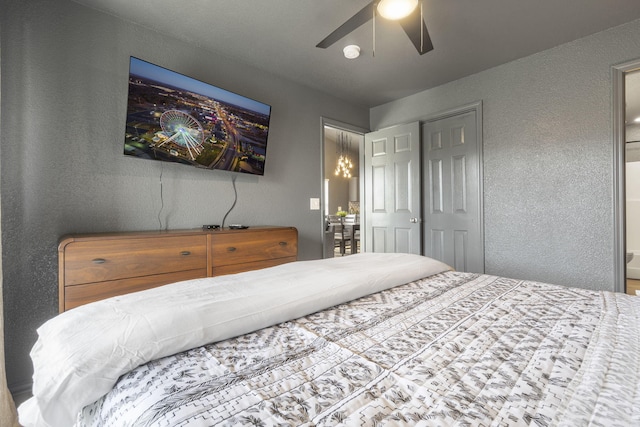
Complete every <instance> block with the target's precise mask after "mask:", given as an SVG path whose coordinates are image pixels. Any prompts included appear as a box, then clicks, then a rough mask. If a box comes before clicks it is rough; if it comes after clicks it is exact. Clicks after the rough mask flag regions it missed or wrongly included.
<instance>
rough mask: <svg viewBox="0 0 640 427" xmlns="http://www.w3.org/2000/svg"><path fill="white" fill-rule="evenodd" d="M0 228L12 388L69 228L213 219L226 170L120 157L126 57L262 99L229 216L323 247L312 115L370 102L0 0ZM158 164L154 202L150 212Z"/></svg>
mask: <svg viewBox="0 0 640 427" xmlns="http://www.w3.org/2000/svg"><path fill="white" fill-rule="evenodd" d="M0 15H1V18H0V19H1V21H0V28H1V31H2V32H1V42H2V46H1V52H2V61H1V64H2V74H1V75H2V118H3V121H2V146H1V149H2V167H1V170H2V180H1V183H2V188H1V191H2V239H3V242H2V243H3V267H4V272H3V274H4V293H5V294H4V303H5V311H4V313H5V351H6V363H7V376H8V382H9V385H10V386H11V387H12V389H13V390H14V391H19V390H20V389H21V388H22V387H24V386H28V385H29V384H28V383H29V381H30V376H31V363H30V360H29V358H28V352H29V350H30V348H31V346H32V345H33V343H34V342H35V338H36V335H35V333H36V332H35V330H36V328H37V327H38V326H39V325H40V324H41V323H43V322H44V321H45V320H47V319H48V318H50V317H52V316H53V315H55V314H56V313H57V300H58V296H57V242H58V239H59V237H60V236H61V235H64V234H65V233H72V232H73V233H83V232H94V231H119V230H147V229H157V228H159V227H160V225H159V221H158V217H160V219H161V221H162V227H163V228H167V227H168V228H172V229H176V228H192V227H199V226H200V225H202V224H205V223H206V224H209V223H220V222H221V221H222V217H223V216H224V214H225V212H226V211H227V210H228V209H229V207H230V206H231V204H232V202H233V189H232V185H231V175H232V174H229V173H224V172H219V171H204V170H198V169H195V168H190V167H187V166H183V165H174V164H165V165H164V166H162V167H161V164H160V163H157V162H151V161H144V160H138V159H133V158H130V157H125V156H123V154H122V150H123V142H124V140H123V138H124V127H125V116H126V102H127V84H128V71H129V69H128V67H129V56H130V55H133V56H136V57H139V58H141V59H145V60H147V61H150V62H153V63H156V64H159V65H162V66H164V67H167V68H170V69H172V70H175V71H178V72H181V73H183V74H186V75H189V76H192V77H194V78H197V79H199V80H203V81H205V82H209V83H212V84H215V85H218V86H221V87H223V88H225V89H227V90H230V91H233V92H237V93H240V94H243V95H245V96H248V97H251V98H254V99H257V100H259V101H262V102H265V103H268V104H271V106H272V117H271V127H270V135H269V145H268V148H267V163H266V169H265V175H264V176H263V177H259V178H258V177H250V176H245V175H238V178H237V188H238V203H237V205H236V207H235V209H234V210H233V212H232V213H231V214H230V215H229V217H228V218H227V223H231V222H237V223H245V224H254V225H257V224H273V225H292V226H295V227H297V228H298V231H299V239H300V246H299V249H300V252H299V255H300V258H301V259H312V258H320V257H321V256H322V240H321V230H322V220H321V213H320V212H319V211H310V210H309V198H310V197H321V188H322V185H321V176H322V173H321V172H322V171H321V166H320V156H321V141H320V138H321V136H320V117H321V116H325V117H328V118H333V119H339V120H340V121H342V122H346V123H352V124H354V125H356V126H359V127H366V126H367V125H368V114H369V112H368V110H367V109H366V108H362V107H358V106H354V105H350V104H349V103H348V102H345V101H344V100H339V99H336V98H333V97H330V96H327V95H323V94H321V93H319V92H316V91H312V90H310V89H306V88H304V87H301V86H298V85H294V84H291V83H289V82H287V81H284V80H282V79H279V78H277V77H275V76H273V75H268V74H265V73H263V72H261V71H259V70H256V69H253V68H250V67H247V66H245V65H243V64H239V63H236V62H234V61H232V60H228V59H226V58H221V57H219V56H217V55H215V54H214V53H212V52H206V51H202V50H200V49H198V47H197V46H192V45H188V44H184V43H182V42H180V41H178V40H175V39H171V38H167V37H165V36H163V35H162V34H158V33H155V32H152V31H149V30H147V29H144V28H140V27H137V26H133V25H131V24H129V23H127V22H123V21H121V20H118V19H116V18H114V17H112V16H110V15H105V14H102V13H99V12H96V11H93V10H91V9H88V8H84V7H82V6H79V5H77V4H76V3H73V2H70V1H66V0H55V1H51V0H47V1H22V0H18V1H14V0H11V1H5V0H3V2H2V12H1V13H0ZM160 173H162V183H163V195H164V209H162V211H161V212H160V179H159V178H160Z"/></svg>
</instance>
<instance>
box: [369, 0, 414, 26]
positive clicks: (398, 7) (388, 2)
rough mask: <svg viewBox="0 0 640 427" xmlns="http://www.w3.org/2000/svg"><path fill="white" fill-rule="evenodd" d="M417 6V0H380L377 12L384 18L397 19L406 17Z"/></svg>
mask: <svg viewBox="0 0 640 427" xmlns="http://www.w3.org/2000/svg"><path fill="white" fill-rule="evenodd" d="M417 6H418V0H381V1H380V3H378V13H379V14H380V16H382V17H383V18H386V19H391V20H393V21H397V20H398V19H402V18H406V17H407V16H409V15H410V14H411V12H413V11H414V10H415V9H416V7H417Z"/></svg>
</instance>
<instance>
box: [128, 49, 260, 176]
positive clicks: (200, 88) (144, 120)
mask: <svg viewBox="0 0 640 427" xmlns="http://www.w3.org/2000/svg"><path fill="white" fill-rule="evenodd" d="M270 114H271V107H270V106H269V105H267V104H263V103H261V102H258V101H254V100H253V99H249V98H246V97H244V96H240V95H238V94H235V93H232V92H229V91H226V90H224V89H220V88H218V87H216V86H213V85H210V84H207V83H204V82H201V81H199V80H196V79H193V78H190V77H187V76H184V75H182V74H179V73H176V72H174V71H170V70H168V69H166V68H162V67H159V66H157V65H154V64H151V63H149V62H146V61H142V60H140V59H138V58H135V57H131V60H130V65H129V97H128V104H127V126H126V132H125V141H124V154H126V155H129V156H135V157H139V158H143V159H152V160H161V161H169V162H177V163H184V164H187V165H192V166H197V167H200V168H206V169H220V170H226V171H233V172H242V173H249V174H257V175H263V174H264V163H265V158H266V152H267V136H268V134H269V118H270Z"/></svg>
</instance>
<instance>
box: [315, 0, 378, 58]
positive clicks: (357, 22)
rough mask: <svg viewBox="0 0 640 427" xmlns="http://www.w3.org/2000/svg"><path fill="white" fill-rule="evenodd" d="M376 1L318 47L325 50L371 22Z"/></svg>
mask: <svg viewBox="0 0 640 427" xmlns="http://www.w3.org/2000/svg"><path fill="white" fill-rule="evenodd" d="M374 3H375V1H373V2H371V3H369V4H368V5H366V6H365V7H364V8H362V10H361V11H360V12H358V13H356V14H355V15H353V16H352V17H351V18H349V19H348V20H347V22H345V23H344V24H342V25H340V26H339V27H338V28H337V29H336V30H335V31H334V32H333V33H331V34H329V35H328V36H327V37H326V38H325V39H324V40H322V41H321V42H320V43H318V44H317V45H316V47H321V48H323V49H325V48H327V47H329V46H331V45H332V44H334V43H335V42H337V41H338V40H340V39H341V38H343V37H344V36H346V35H347V34H349V33H350V32H352V31H354V30H355V29H356V28H358V27H360V26H361V25H362V24H365V23H367V22H369V21H370V20H371V18H372V17H373V11H374Z"/></svg>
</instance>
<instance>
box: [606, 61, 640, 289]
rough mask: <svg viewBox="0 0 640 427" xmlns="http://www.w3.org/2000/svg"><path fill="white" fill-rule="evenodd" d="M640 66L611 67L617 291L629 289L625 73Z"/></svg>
mask: <svg viewBox="0 0 640 427" xmlns="http://www.w3.org/2000/svg"><path fill="white" fill-rule="evenodd" d="M638 69H640V59H635V60H633V61H629V62H625V63H623V64H618V65H614V66H612V67H611V82H612V105H613V111H612V118H611V121H612V126H611V127H612V131H613V135H612V138H613V245H614V248H613V266H614V267H613V276H614V288H613V290H614V291H616V292H624V291H625V289H626V284H625V281H626V277H627V262H626V259H625V258H626V257H625V255H626V246H627V242H626V241H627V236H626V223H625V221H626V195H625V192H626V188H625V161H626V155H625V124H624V118H625V110H626V108H625V85H624V78H625V74H626V73H628V72H630V71H636V70H638Z"/></svg>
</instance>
